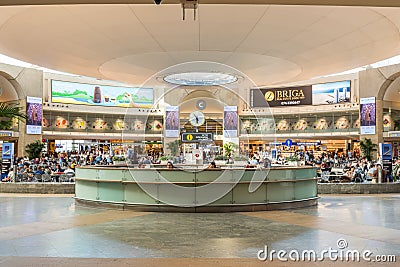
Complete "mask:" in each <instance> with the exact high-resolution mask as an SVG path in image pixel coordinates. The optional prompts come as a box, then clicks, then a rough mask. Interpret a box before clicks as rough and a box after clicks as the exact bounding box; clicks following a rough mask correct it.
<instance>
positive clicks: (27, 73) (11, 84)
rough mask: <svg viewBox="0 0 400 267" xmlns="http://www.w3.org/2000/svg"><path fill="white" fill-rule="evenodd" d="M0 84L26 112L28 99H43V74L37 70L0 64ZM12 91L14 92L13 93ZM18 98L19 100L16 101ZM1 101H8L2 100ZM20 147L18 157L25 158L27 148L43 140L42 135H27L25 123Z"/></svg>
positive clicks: (19, 143)
mask: <svg viewBox="0 0 400 267" xmlns="http://www.w3.org/2000/svg"><path fill="white" fill-rule="evenodd" d="M0 75H1V77H0V84H1V85H3V84H4V85H6V89H7V94H6V95H5V96H8V97H10V98H12V99H10V100H18V101H19V103H20V106H21V107H23V110H24V111H25V106H26V97H27V96H33V97H42V95H43V93H42V91H43V72H42V71H39V70H35V69H29V68H23V67H17V66H11V65H7V64H0ZM1 85H0V86H1ZM12 90H14V91H13V92H12ZM15 97H17V99H15ZM1 101H7V99H5V98H1ZM18 134H19V139H18V147H17V148H16V151H15V152H16V154H17V156H24V155H25V154H26V153H25V146H26V145H27V144H29V143H32V142H34V141H36V140H41V139H42V135H27V134H26V130H25V123H20V124H19V133H18Z"/></svg>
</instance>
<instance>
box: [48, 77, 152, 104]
mask: <svg viewBox="0 0 400 267" xmlns="http://www.w3.org/2000/svg"><path fill="white" fill-rule="evenodd" d="M153 94H154V93H153V89H152V88H140V87H124V86H111V85H98V84H85V83H74V82H66V81H57V80H51V102H53V103H56V102H57V103H65V104H76V105H91V106H106V107H123V108H126V107H134V108H151V107H152V106H153V103H154V102H153V97H154V96H153Z"/></svg>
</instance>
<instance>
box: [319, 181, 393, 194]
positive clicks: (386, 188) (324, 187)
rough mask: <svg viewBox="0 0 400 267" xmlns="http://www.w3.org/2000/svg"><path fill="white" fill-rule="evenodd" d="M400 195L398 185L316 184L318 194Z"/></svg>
mask: <svg viewBox="0 0 400 267" xmlns="http://www.w3.org/2000/svg"><path fill="white" fill-rule="evenodd" d="M386 193H400V183H387V184H386V183H385V184H358V183H357V184H318V194H386Z"/></svg>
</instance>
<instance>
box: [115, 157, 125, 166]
mask: <svg viewBox="0 0 400 267" xmlns="http://www.w3.org/2000/svg"><path fill="white" fill-rule="evenodd" d="M112 160H113V163H114V165H121V164H124V163H125V160H126V158H125V157H124V156H114V157H112Z"/></svg>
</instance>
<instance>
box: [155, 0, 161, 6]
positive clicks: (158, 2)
mask: <svg viewBox="0 0 400 267" xmlns="http://www.w3.org/2000/svg"><path fill="white" fill-rule="evenodd" d="M161 2H162V0H154V4H156V5H159V4H161Z"/></svg>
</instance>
